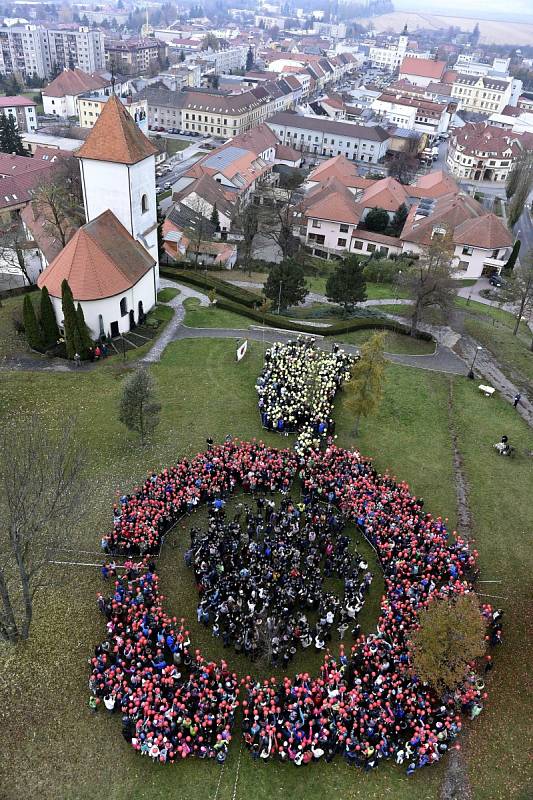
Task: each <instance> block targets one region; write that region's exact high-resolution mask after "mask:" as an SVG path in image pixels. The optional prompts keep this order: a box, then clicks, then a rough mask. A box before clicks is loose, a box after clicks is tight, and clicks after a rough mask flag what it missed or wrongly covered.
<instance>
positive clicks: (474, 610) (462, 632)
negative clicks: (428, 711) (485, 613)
mask: <svg viewBox="0 0 533 800" xmlns="http://www.w3.org/2000/svg"><path fill="white" fill-rule="evenodd" d="M418 621H419V627H418V628H417V629H416V630H414V631H412V632H411V636H410V640H409V651H410V656H411V664H412V671H413V673H414V674H415V675H417V676H418V678H419V679H420V680H421V681H424V682H426V683H429V684H430V686H432V687H433V688H434V689H435V691H437V692H438V693H439V694H442V693H443V692H444V691H447V690H453V689H454V688H455V687H457V686H458V685H460V684H461V683H462V682H463V681H464V679H465V677H466V675H467V673H468V672H469V670H470V664H471V663H472V662H473V661H475V659H476V658H481V656H482V655H483V654H484V652H485V633H486V624H485V621H484V619H483V617H482V615H481V612H480V608H479V601H478V599H477V596H476V595H475V594H474V593H470V594H464V595H459V596H456V597H448V598H434V599H433V600H431V602H430V603H429V605H428V607H427V608H424V609H422V611H420V614H419V618H418Z"/></svg>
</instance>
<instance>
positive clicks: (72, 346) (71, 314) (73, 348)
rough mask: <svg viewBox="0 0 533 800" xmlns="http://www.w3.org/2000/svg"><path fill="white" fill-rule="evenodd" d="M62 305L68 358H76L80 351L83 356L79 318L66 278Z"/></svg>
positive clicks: (63, 286) (62, 290) (63, 285)
mask: <svg viewBox="0 0 533 800" xmlns="http://www.w3.org/2000/svg"><path fill="white" fill-rule="evenodd" d="M61 306H62V309H63V327H64V329H65V345H66V348H67V358H74V356H75V354H76V353H79V355H80V356H81V350H82V345H81V341H80V334H79V330H78V318H77V316H76V308H75V307H74V298H73V297H72V291H71V289H70V286H69V285H68V281H67V280H66V278H65V280H63V282H62V284H61Z"/></svg>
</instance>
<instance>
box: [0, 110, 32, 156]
mask: <svg viewBox="0 0 533 800" xmlns="http://www.w3.org/2000/svg"><path fill="white" fill-rule="evenodd" d="M0 150H1V151H2V153H15V155H17V156H25V155H26V151H25V150H24V145H23V143H22V139H21V138H20V133H19V132H18V130H17V127H16V125H15V120H14V119H13V116H12V115H11V114H9V116H7V117H6V116H0Z"/></svg>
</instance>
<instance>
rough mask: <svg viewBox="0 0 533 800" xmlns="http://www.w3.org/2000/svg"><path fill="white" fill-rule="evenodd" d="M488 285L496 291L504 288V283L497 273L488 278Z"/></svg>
mask: <svg viewBox="0 0 533 800" xmlns="http://www.w3.org/2000/svg"><path fill="white" fill-rule="evenodd" d="M489 283H490V285H491V286H495V287H496V289H501V287H502V286H505V281H504V280H503V278H502V276H501V275H498V273H497V272H495V273H494V274H493V275H491V276H490V278H489Z"/></svg>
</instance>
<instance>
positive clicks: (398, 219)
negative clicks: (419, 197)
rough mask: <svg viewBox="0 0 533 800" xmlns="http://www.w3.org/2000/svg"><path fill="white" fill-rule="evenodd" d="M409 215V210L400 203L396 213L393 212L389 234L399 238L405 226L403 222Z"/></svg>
mask: <svg viewBox="0 0 533 800" xmlns="http://www.w3.org/2000/svg"><path fill="white" fill-rule="evenodd" d="M408 214H409V209H408V208H407V206H406V205H405V203H402V204H401V206H400V207H399V209H398V210H397V211H395V212H394V216H393V218H392V222H391V224H390V229H391V233H392V235H393V236H399V235H400V233H401V232H402V230H403V226H404V225H405V220H406V219H407V215H408Z"/></svg>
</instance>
